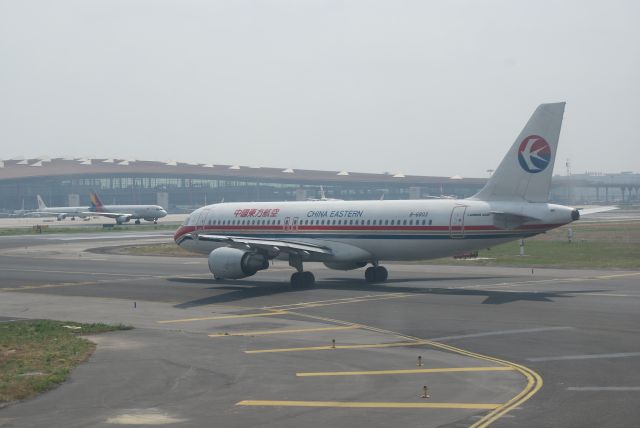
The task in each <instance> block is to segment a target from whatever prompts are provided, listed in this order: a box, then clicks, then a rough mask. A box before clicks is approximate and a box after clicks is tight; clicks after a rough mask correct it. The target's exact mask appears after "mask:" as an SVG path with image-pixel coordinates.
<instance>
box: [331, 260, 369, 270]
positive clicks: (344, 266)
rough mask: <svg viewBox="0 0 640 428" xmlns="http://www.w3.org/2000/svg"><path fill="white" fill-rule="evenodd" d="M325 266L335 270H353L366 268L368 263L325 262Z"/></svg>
mask: <svg viewBox="0 0 640 428" xmlns="http://www.w3.org/2000/svg"><path fill="white" fill-rule="evenodd" d="M324 265H325V266H326V267H328V268H329V269H333V270H353V269H359V268H361V267H365V266H366V265H367V262H324Z"/></svg>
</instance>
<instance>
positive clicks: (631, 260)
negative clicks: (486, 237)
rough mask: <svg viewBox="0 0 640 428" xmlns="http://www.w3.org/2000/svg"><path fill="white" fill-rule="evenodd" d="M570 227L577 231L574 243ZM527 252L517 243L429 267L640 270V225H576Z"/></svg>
mask: <svg viewBox="0 0 640 428" xmlns="http://www.w3.org/2000/svg"><path fill="white" fill-rule="evenodd" d="M569 227H571V228H572V229H573V242H571V243H570V242H568V239H567V232H568V229H569ZM524 248H525V255H524V256H520V255H519V253H520V246H519V242H518V241H515V242H510V243H507V244H502V245H498V246H496V247H493V248H491V249H485V250H481V251H479V253H478V259H477V260H473V259H470V260H453V259H450V258H446V259H436V260H429V261H426V262H425V263H429V264H475V265H493V266H531V267H535V266H545V267H563V268H565V267H566V268H597V269H640V222H638V221H635V222H634V221H630V222H619V223H618V222H615V223H614V222H609V223H574V224H572V225H571V226H563V227H560V228H558V229H554V230H552V231H549V232H547V233H545V234H543V235H538V236H536V237H533V238H528V239H525V247H524Z"/></svg>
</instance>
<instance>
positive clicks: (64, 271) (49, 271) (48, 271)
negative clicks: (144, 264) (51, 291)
mask: <svg viewBox="0 0 640 428" xmlns="http://www.w3.org/2000/svg"><path fill="white" fill-rule="evenodd" d="M92 260H93V259H92ZM0 271H11V272H40V273H67V274H70V275H106V276H134V277H135V276H141V277H148V278H154V275H153V274H140V273H132V274H129V273H113V272H88V271H70V270H44V269H29V268H24V269H17V268H0Z"/></svg>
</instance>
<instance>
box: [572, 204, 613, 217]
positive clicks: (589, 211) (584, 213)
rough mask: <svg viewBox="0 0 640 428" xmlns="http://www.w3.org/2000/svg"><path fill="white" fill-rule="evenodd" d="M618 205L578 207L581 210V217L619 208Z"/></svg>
mask: <svg viewBox="0 0 640 428" xmlns="http://www.w3.org/2000/svg"><path fill="white" fill-rule="evenodd" d="M617 209H618V207H615V206H607V207H593V208H578V211H579V212H580V217H583V216H588V215H591V214H597V213H603V212H607V211H613V210H617Z"/></svg>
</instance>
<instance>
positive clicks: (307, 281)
mask: <svg viewBox="0 0 640 428" xmlns="http://www.w3.org/2000/svg"><path fill="white" fill-rule="evenodd" d="M315 282H316V278H315V277H314V276H313V274H312V273H311V272H294V273H293V275H291V285H292V286H294V287H296V288H305V287H312V286H313V284H315Z"/></svg>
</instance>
